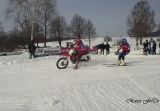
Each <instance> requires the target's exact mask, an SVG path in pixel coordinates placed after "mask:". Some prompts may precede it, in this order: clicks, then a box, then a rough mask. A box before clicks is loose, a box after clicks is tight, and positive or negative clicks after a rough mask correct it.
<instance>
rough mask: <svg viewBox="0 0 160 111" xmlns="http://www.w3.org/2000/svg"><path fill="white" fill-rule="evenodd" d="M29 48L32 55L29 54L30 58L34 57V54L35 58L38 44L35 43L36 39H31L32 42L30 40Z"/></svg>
mask: <svg viewBox="0 0 160 111" xmlns="http://www.w3.org/2000/svg"><path fill="white" fill-rule="evenodd" d="M28 50H29V53H30V56H29V57H30V59H32V56H33V58H35V51H36V46H35V45H34V40H31V42H29V44H28Z"/></svg>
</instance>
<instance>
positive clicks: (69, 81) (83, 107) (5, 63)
mask: <svg viewBox="0 0 160 111" xmlns="http://www.w3.org/2000/svg"><path fill="white" fill-rule="evenodd" d="M16 57H17V56H15V58H16ZM24 57H26V58H27V57H28V55H27V54H24V55H20V57H18V59H15V58H14V57H12V58H11V59H10V57H3V58H0V60H1V64H0V111H160V102H158V103H152V102H151V103H148V104H143V102H141V103H131V102H130V103H127V102H126V100H127V99H130V98H134V99H138V100H145V99H149V98H151V99H152V98H158V99H159V100H160V70H159V64H160V57H159V56H148V57H146V56H142V55H141V56H140V55H129V56H128V57H127V63H128V66H124V67H123V66H122V67H117V66H113V67H107V65H106V64H114V62H115V60H116V57H115V56H114V55H108V56H102V55H101V56H97V55H92V60H91V61H90V62H86V63H85V62H83V63H81V66H80V69H79V70H73V65H72V64H70V65H69V67H68V68H67V69H64V70H59V69H57V68H56V61H57V59H58V57H57V56H51V57H42V58H37V59H35V60H27V59H24ZM151 66H152V67H151Z"/></svg>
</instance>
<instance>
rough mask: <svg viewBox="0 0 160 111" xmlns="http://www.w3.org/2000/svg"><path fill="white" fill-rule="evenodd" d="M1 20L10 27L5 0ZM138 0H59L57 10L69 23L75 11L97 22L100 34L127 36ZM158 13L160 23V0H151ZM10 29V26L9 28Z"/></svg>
mask: <svg viewBox="0 0 160 111" xmlns="http://www.w3.org/2000/svg"><path fill="white" fill-rule="evenodd" d="M0 1H1V3H0V7H1V10H0V13H1V14H0V15H1V16H0V21H2V22H4V26H5V28H6V27H10V21H8V22H6V21H5V20H4V15H5V14H4V9H5V6H6V4H5V0H0ZM137 1H138V0H57V3H58V6H57V11H58V12H59V14H60V15H63V16H64V17H65V18H66V19H67V21H68V23H69V22H70V20H71V19H72V17H73V15H74V14H75V13H77V14H80V15H82V16H83V17H85V18H86V19H91V20H92V22H93V23H94V24H95V27H96V29H97V34H98V35H107V33H108V34H109V35H111V36H127V34H126V31H127V25H126V21H127V16H128V15H129V13H130V10H131V8H132V7H133V6H134V5H135V3H136V2H137ZM150 4H151V8H152V9H153V10H154V11H155V13H156V19H155V20H156V22H157V23H160V0H150ZM7 29H8V28H7Z"/></svg>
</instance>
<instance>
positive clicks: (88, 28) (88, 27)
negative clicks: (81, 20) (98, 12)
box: [85, 19, 96, 47]
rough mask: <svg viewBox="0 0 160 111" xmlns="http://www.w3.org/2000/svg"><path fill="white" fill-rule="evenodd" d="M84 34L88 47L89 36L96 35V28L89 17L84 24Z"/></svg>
mask: <svg viewBox="0 0 160 111" xmlns="http://www.w3.org/2000/svg"><path fill="white" fill-rule="evenodd" d="M85 34H86V35H87V36H88V39H89V47H90V46H91V38H93V37H95V36H96V28H95V27H94V24H93V23H92V21H91V20H90V19H89V20H88V21H87V22H86V24H85Z"/></svg>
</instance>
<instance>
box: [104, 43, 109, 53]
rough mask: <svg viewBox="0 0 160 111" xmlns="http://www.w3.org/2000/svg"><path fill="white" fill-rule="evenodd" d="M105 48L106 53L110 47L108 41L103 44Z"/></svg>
mask: <svg viewBox="0 0 160 111" xmlns="http://www.w3.org/2000/svg"><path fill="white" fill-rule="evenodd" d="M105 49H106V55H107V54H109V53H110V50H109V49H110V45H109V43H108V42H107V43H106V45H105Z"/></svg>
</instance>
